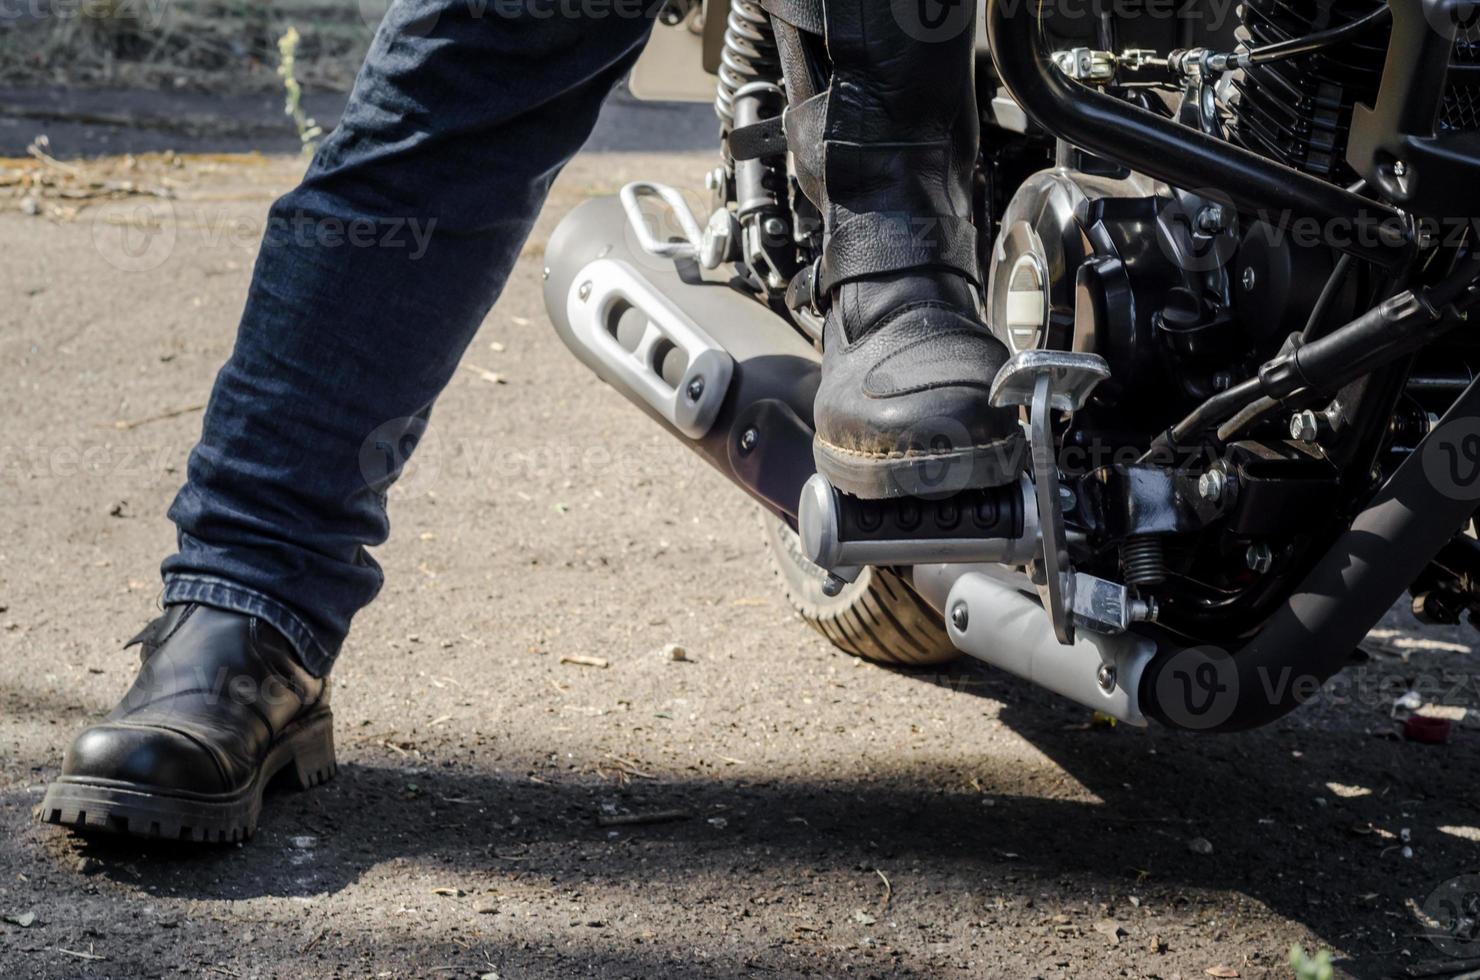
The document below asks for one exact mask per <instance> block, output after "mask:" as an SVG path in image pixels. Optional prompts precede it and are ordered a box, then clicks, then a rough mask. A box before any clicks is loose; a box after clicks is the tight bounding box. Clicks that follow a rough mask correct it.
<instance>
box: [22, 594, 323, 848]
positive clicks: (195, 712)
mask: <svg viewBox="0 0 1480 980" xmlns="http://www.w3.org/2000/svg"><path fill="white" fill-rule="evenodd" d="M135 643H137V644H139V645H140V646H141V647H142V654H141V656H142V660H143V663H144V666H143V669H142V670H141V671H140V672H139V676H138V677H137V678H136V679H135V681H134V684H133V687H131V688H130V689H129V692H128V693H127V694H126V695H124V698H123V700H122V701H121V702H120V703H119V704H118V706H117V707H116V708H114V709H113V711H112V712H111V713H109V715H108V717H107V718H106V719H104V720H103V721H102V722H101V723H100V724H97V725H94V726H92V727H91V728H87V729H85V730H84V731H83V732H82V733H81V734H80V735H78V736H77V738H76V740H75V741H74V742H73V743H72V746H71V748H69V749H68V750H67V754H66V757H65V758H64V759H63V761H62V774H61V776H60V777H59V778H58V779H57V781H56V782H54V783H52V784H51V786H50V787H49V788H48V789H47V791H46V797H45V799H44V800H43V801H42V803H41V810H40V813H39V815H40V818H41V819H42V820H43V821H45V822H46V823H54V824H65V825H67V826H70V827H73V828H75V829H77V830H80V831H107V832H113V833H128V834H136V835H139V836H143V837H158V838H165V839H169V840H188V841H212V842H229V841H239V840H244V839H246V838H247V837H250V836H251V835H252V833H253V832H254V831H255V830H256V829H257V817H258V814H259V813H260V812H261V810H262V791H263V790H264V789H265V788H266V787H267V785H268V784H269V783H270V782H272V781H273V780H274V778H275V777H277V776H279V775H280V774H281V775H283V776H285V777H287V778H288V779H289V780H290V781H291V783H292V784H293V785H296V786H298V787H300V788H302V789H308V788H309V787H311V786H314V785H317V784H318V783H321V782H323V781H325V780H326V779H328V778H329V777H330V776H332V775H334V772H335V768H336V767H335V763H334V733H333V715H332V714H331V713H330V711H329V685H328V683H327V681H325V680H322V679H320V678H316V677H314V676H313V675H312V674H310V673H308V671H306V670H304V669H303V667H302V666H300V665H299V663H298V659H297V657H296V655H295V654H294V652H293V649H292V647H290V646H289V645H288V641H287V640H286V639H284V637H283V636H282V634H280V633H279V632H278V631H277V630H275V629H273V628H272V627H271V626H269V625H267V623H266V622H264V621H262V620H260V619H258V618H256V617H254V616H243V615H239V614H237V613H232V612H226V611H224V610H220V609H215V608H212V607H210V606H201V605H195V604H186V605H177V606H170V607H168V608H167V609H166V610H165V614H164V615H163V616H161V617H160V618H159V619H157V620H155V621H154V622H153V623H151V624H149V626H148V627H146V628H145V630H144V631H143V632H142V633H140V634H139V635H138V636H137V637H135V638H134V639H133V640H132V641H130V644H129V645H130V646H132V645H133V644H135Z"/></svg>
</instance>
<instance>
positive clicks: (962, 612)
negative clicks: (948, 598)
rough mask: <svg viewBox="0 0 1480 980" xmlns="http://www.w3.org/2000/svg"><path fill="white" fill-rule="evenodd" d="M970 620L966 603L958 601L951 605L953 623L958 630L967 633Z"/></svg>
mask: <svg viewBox="0 0 1480 980" xmlns="http://www.w3.org/2000/svg"><path fill="white" fill-rule="evenodd" d="M968 622H970V617H968V616H967V614H966V603H964V602H958V603H956V604H955V605H954V606H952V607H951V625H952V626H954V627H956V632H958V633H965V632H966V624H967V623H968Z"/></svg>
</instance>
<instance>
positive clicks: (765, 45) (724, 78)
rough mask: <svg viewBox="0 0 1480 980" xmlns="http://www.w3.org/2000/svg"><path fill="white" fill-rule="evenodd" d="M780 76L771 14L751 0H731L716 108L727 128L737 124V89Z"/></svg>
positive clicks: (721, 55) (720, 60) (726, 22)
mask: <svg viewBox="0 0 1480 980" xmlns="http://www.w3.org/2000/svg"><path fill="white" fill-rule="evenodd" d="M780 75H781V59H780V57H779V56H778V55H777V53H776V35H775V32H774V31H773V30H772V29H771V17H770V15H769V14H767V13H766V12H765V11H764V10H762V9H761V8H760V6H759V5H758V4H756V3H753V2H752V0H730V16H729V18H728V19H727V20H726V21H725V37H724V50H723V51H721V52H720V56H719V92H718V94H716V95H715V97H714V111H715V114H716V115H718V116H719V118H720V121H721V122H722V123H723V124H724V128H725V129H726V130H728V129H729V128H730V127H731V126H732V125H734V123H735V106H734V102H735V92H736V91H737V90H738V89H740V87H741V86H744V85H747V84H749V83H750V82H754V81H767V82H772V81H775V80H776V79H777V78H779V77H780Z"/></svg>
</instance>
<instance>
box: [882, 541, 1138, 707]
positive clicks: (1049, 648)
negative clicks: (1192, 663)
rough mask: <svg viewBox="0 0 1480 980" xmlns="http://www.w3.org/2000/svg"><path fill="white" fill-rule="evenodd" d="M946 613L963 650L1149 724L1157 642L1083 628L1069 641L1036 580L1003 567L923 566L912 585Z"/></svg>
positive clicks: (1092, 704)
mask: <svg viewBox="0 0 1480 980" xmlns="http://www.w3.org/2000/svg"><path fill="white" fill-rule="evenodd" d="M911 584H912V585H913V587H914V589H915V591H916V592H917V593H919V595H920V597H921V598H922V599H924V600H925V601H926V602H927V603H928V604H929V605H930V606H932V607H933V608H935V609H936V610H938V611H939V612H940V613H941V615H942V616H943V617H944V618H945V624H946V633H947V634H948V635H949V636H950V638H951V643H953V644H954V645H955V647H956V649H958V650H960V651H961V652H962V653H965V654H967V655H968V656H971V657H973V658H975V659H977V660H980V661H982V662H983V663H988V664H991V665H992V666H993V667H997V668H999V669H1001V670H1005V671H1007V672H1008V673H1009V674H1013V675H1015V676H1017V677H1021V678H1022V679H1023V680H1025V681H1030V682H1032V683H1033V684H1036V685H1038V686H1039V687H1043V688H1046V689H1048V690H1050V691H1053V692H1054V693H1055V694H1058V695H1060V696H1061V697H1065V698H1068V699H1069V700H1070V701H1074V702H1076V703H1078V704H1081V705H1083V706H1085V707H1087V708H1091V709H1093V710H1095V711H1099V712H1102V713H1103V714H1107V715H1109V716H1110V717H1112V718H1115V719H1116V720H1118V721H1122V722H1125V723H1126V724H1128V725H1136V726H1138V727H1145V725H1146V723H1147V722H1146V713H1145V710H1144V709H1143V707H1142V704H1141V678H1142V675H1143V674H1144V673H1145V672H1146V667H1147V665H1148V664H1150V663H1151V660H1152V658H1153V657H1154V656H1155V655H1156V652H1157V649H1158V648H1157V644H1156V642H1155V641H1154V640H1151V639H1149V638H1148V637H1145V636H1141V635H1139V634H1137V633H1130V632H1125V633H1096V632H1093V631H1091V630H1087V629H1080V630H1077V631H1076V632H1075V634H1074V642H1073V643H1072V644H1070V645H1068V646H1065V645H1063V644H1062V643H1060V642H1059V638H1058V636H1057V635H1056V634H1055V633H1054V628H1053V621H1052V620H1051V619H1049V616H1048V612H1047V610H1045V609H1044V608H1043V606H1042V605H1041V604H1040V602H1039V600H1038V597H1037V592H1036V590H1035V589H1034V587H1033V583H1032V582H1030V581H1029V580H1028V577H1027V576H1026V575H1024V574H1023V573H1021V572H1018V571H1015V570H1013V569H1010V568H1007V567H1006V566H1003V565H991V564H972V565H916V566H915V567H914V569H913V570H912V583H911Z"/></svg>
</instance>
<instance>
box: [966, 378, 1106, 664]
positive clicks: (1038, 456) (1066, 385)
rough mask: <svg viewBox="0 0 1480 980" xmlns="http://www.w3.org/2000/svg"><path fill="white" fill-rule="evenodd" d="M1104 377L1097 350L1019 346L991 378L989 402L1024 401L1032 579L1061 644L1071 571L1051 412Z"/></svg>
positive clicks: (1070, 633) (1068, 614)
mask: <svg viewBox="0 0 1480 980" xmlns="http://www.w3.org/2000/svg"><path fill="white" fill-rule="evenodd" d="M1108 377H1110V365H1108V364H1107V363H1105V359H1104V358H1103V357H1100V356H1099V355H1098V354H1085V353H1079V352H1073V351H1049V350H1025V351H1019V352H1018V353H1016V354H1014V355H1013V356H1012V357H1011V358H1010V359H1009V360H1008V362H1007V363H1006V364H1004V365H1002V370H1000V371H998V372H997V377H996V378H994V379H993V381H992V394H991V399H992V405H993V406H995V407H997V408H1006V407H1009V406H1022V405H1026V406H1028V441H1029V444H1030V445H1031V447H1032V461H1033V485H1034V488H1035V491H1036V496H1037V499H1038V521H1039V524H1040V525H1041V527H1042V538H1043V545H1042V548H1041V549H1040V550H1039V556H1038V558H1037V560H1036V561H1035V565H1036V566H1037V567H1035V568H1034V575H1033V579H1034V582H1035V584H1037V585H1038V591H1039V595H1040V596H1041V598H1042V599H1043V605H1044V608H1046V609H1047V610H1048V614H1049V618H1051V619H1052V620H1053V628H1054V635H1055V636H1057V637H1058V640H1059V642H1060V643H1062V644H1065V645H1068V644H1071V643H1073V642H1074V615H1073V604H1074V572H1073V568H1072V567H1071V565H1070V561H1069V549H1068V539H1067V535H1066V534H1065V532H1064V508H1063V502H1062V501H1061V500H1060V497H1059V464H1058V460H1057V458H1056V454H1055V452H1054V441H1053V424H1052V422H1053V419H1052V413H1053V412H1054V411H1055V410H1057V411H1060V412H1073V411H1076V410H1078V409H1079V408H1081V407H1083V405H1084V403H1085V402H1086V401H1087V400H1088V399H1089V396H1090V393H1091V392H1092V391H1094V389H1095V386H1096V385H1098V384H1099V383H1100V382H1101V381H1104V380H1105V379H1106V378H1108Z"/></svg>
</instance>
